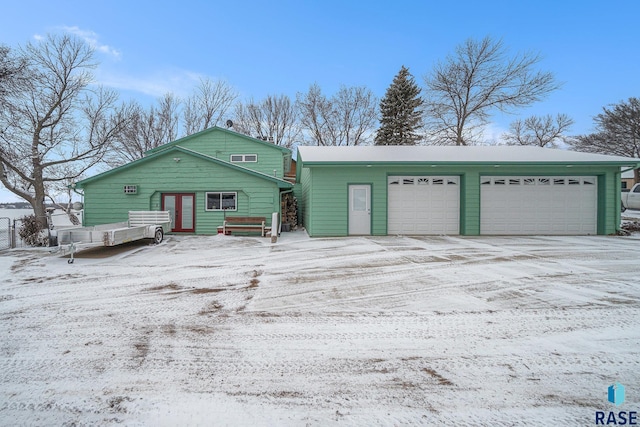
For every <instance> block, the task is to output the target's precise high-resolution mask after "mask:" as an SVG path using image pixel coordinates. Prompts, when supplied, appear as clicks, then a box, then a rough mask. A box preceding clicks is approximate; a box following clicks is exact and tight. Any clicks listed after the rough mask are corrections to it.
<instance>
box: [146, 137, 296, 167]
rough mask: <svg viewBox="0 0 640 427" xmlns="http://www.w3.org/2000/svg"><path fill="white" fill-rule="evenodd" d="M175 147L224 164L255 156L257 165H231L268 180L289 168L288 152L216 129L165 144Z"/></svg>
mask: <svg viewBox="0 0 640 427" xmlns="http://www.w3.org/2000/svg"><path fill="white" fill-rule="evenodd" d="M175 145H178V146H180V147H184V148H187V149H189V150H193V151H197V152H198V153H202V154H206V155H208V156H211V157H215V158H217V159H220V160H223V161H225V162H231V159H230V156H231V155H232V154H257V156H258V161H257V162H238V163H235V162H234V164H237V165H238V166H242V167H246V168H248V169H253V170H256V171H259V172H262V173H264V174H267V175H269V176H274V170H275V176H276V177H277V178H282V177H283V176H284V172H285V170H284V166H285V163H286V164H287V165H288V164H289V163H290V159H291V152H290V151H289V150H286V149H283V148H282V147H278V146H275V145H273V144H271V143H268V142H264V141H260V140H257V139H254V138H250V137H247V136H244V135H240V134H237V133H235V132H230V131H226V130H224V129H219V128H212V129H209V130H206V131H203V132H200V133H198V134H195V135H192V136H189V137H186V138H182V139H179V140H177V141H174V142H172V143H170V144H166V148H169V147H172V146H175ZM162 149H163V146H161V147H158V148H157V149H155V150H152V152H154V153H155V152H158V151H161V150H162Z"/></svg>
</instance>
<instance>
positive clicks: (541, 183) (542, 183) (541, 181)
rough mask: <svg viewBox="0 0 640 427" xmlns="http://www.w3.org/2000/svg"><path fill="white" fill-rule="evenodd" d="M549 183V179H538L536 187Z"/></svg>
mask: <svg viewBox="0 0 640 427" xmlns="http://www.w3.org/2000/svg"><path fill="white" fill-rule="evenodd" d="M550 183H551V181H550V180H549V178H538V185H549V184H550Z"/></svg>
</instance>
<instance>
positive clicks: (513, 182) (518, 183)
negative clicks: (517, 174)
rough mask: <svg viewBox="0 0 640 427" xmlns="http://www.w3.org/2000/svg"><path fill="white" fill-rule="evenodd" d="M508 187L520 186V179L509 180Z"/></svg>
mask: <svg viewBox="0 0 640 427" xmlns="http://www.w3.org/2000/svg"><path fill="white" fill-rule="evenodd" d="M509 185H520V178H509Z"/></svg>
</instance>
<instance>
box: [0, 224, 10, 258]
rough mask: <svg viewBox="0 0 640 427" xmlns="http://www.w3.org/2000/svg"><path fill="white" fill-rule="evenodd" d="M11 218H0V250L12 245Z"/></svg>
mask: <svg viewBox="0 0 640 427" xmlns="http://www.w3.org/2000/svg"><path fill="white" fill-rule="evenodd" d="M12 241H13V240H12V236H11V218H0V251H1V250H4V249H9V248H11V247H12V244H11V243H12Z"/></svg>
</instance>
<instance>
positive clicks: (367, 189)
mask: <svg viewBox="0 0 640 427" xmlns="http://www.w3.org/2000/svg"><path fill="white" fill-rule="evenodd" d="M369 234H371V185H368V184H364V185H363V184H358V185H349V235H369Z"/></svg>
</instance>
